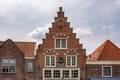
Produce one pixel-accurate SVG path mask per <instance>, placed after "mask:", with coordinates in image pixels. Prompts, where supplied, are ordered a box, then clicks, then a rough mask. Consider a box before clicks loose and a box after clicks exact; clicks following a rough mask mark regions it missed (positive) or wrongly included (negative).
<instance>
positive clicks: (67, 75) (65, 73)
mask: <svg viewBox="0 0 120 80" xmlns="http://www.w3.org/2000/svg"><path fill="white" fill-rule="evenodd" d="M62 73H63V78H69V70H63V72H62Z"/></svg>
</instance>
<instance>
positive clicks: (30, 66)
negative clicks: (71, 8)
mask: <svg viewBox="0 0 120 80" xmlns="http://www.w3.org/2000/svg"><path fill="white" fill-rule="evenodd" d="M119 77H120V49H119V48H118V47H117V46H116V45H114V44H113V43H112V42H111V41H110V40H107V41H105V42H104V43H103V44H102V45H101V46H100V47H98V48H97V49H96V50H95V51H94V52H93V53H91V54H90V55H89V56H86V50H85V49H83V47H82V44H80V42H79V39H78V38H76V33H73V28H72V27H71V26H70V23H69V22H68V21H67V17H65V16H64V12H63V11H62V7H60V8H59V11H58V12H57V16H56V17H55V18H54V22H52V27H51V28H49V32H48V33H46V35H45V38H44V39H43V43H42V44H39V45H38V48H36V43H35V42H15V41H12V40H10V39H8V40H6V41H0V80H120V78H119Z"/></svg>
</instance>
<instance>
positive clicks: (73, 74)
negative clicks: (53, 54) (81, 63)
mask: <svg viewBox="0 0 120 80" xmlns="http://www.w3.org/2000/svg"><path fill="white" fill-rule="evenodd" d="M72 78H78V70H72Z"/></svg>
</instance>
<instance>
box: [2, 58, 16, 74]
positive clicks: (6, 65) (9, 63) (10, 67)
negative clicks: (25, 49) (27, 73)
mask: <svg viewBox="0 0 120 80" xmlns="http://www.w3.org/2000/svg"><path fill="white" fill-rule="evenodd" d="M15 65H16V62H15V59H3V60H2V72H3V73H15Z"/></svg>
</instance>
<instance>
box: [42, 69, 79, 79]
mask: <svg viewBox="0 0 120 80" xmlns="http://www.w3.org/2000/svg"><path fill="white" fill-rule="evenodd" d="M44 79H47V80H55V79H59V80H62V79H68V80H73V79H77V80H80V71H79V68H69V69H68V68H43V80H44Z"/></svg>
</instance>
